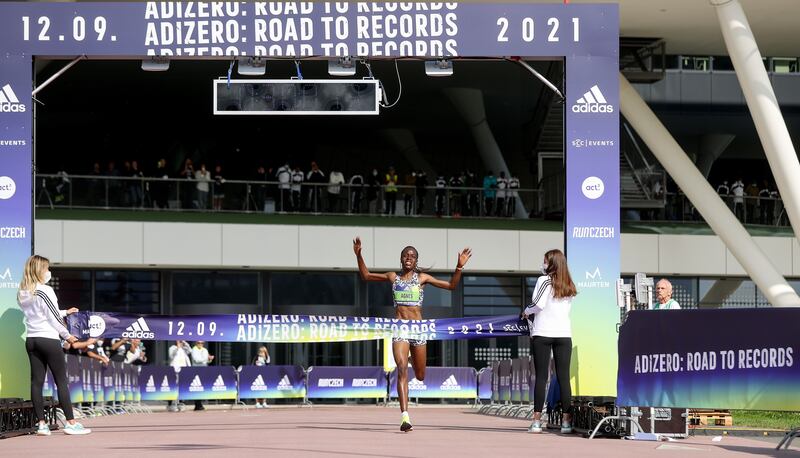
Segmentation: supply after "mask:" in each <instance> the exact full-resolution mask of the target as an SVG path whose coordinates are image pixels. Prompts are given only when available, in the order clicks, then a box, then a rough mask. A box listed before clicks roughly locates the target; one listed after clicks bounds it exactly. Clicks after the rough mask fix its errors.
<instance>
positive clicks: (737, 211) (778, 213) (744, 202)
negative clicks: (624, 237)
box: [623, 193, 789, 227]
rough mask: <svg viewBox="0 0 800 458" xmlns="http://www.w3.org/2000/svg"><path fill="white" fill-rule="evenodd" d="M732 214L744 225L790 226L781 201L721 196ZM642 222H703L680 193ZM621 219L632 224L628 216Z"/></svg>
mask: <svg viewBox="0 0 800 458" xmlns="http://www.w3.org/2000/svg"><path fill="white" fill-rule="evenodd" d="M720 197H721V198H722V200H723V202H725V204H726V205H727V206H728V208H730V210H731V212H733V214H734V215H735V216H736V218H737V219H738V220H739V221H740V222H742V223H743V224H759V225H764V226H784V227H785V226H789V218H788V215H787V214H786V211H785V209H784V207H783V201H782V200H781V199H780V198H776V197H755V196H720ZM639 216H640V219H641V220H652V221H667V222H669V221H673V222H704V220H703V217H702V216H700V213H699V212H698V211H697V209H696V208H695V207H694V205H692V203H691V202H690V201H689V198H688V197H686V195H685V194H683V193H677V194H676V193H667V194H666V195H665V205H664V208H663V209H656V210H647V211H644V210H643V211H642V212H641V213H640V214H639ZM623 219H628V220H632V219H635V218H631V213H627V216H624V217H623Z"/></svg>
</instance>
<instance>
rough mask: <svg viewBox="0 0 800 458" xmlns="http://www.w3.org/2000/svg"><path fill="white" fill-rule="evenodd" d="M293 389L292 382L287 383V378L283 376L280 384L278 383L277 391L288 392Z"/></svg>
mask: <svg viewBox="0 0 800 458" xmlns="http://www.w3.org/2000/svg"><path fill="white" fill-rule="evenodd" d="M292 389H294V387H293V386H292V382H290V381H289V376H288V375H284V376H283V378H282V379H281V381H280V382H278V391H289V390H292Z"/></svg>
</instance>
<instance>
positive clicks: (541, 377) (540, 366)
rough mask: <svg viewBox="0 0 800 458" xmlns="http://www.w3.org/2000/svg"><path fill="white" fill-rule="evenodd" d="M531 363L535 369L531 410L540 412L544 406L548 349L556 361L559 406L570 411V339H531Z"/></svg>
mask: <svg viewBox="0 0 800 458" xmlns="http://www.w3.org/2000/svg"><path fill="white" fill-rule="evenodd" d="M531 341H532V347H533V349H532V353H533V365H534V368H535V370H536V384H535V385H534V389H533V411H534V412H541V411H542V407H544V398H545V396H546V393H545V387H546V385H547V373H548V370H549V368H550V350H552V351H553V359H554V360H555V363H556V377H558V385H559V387H560V388H561V408H562V410H563V412H564V413H569V412H570V406H571V405H572V392H571V391H570V386H569V381H570V379H569V364H570V359H571V358H572V339H571V338H569V337H542V336H534V337H533V338H532V339H531Z"/></svg>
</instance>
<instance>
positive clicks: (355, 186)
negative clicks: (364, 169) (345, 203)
mask: <svg viewBox="0 0 800 458" xmlns="http://www.w3.org/2000/svg"><path fill="white" fill-rule="evenodd" d="M363 188H364V177H363V176H362V175H361V174H360V173H356V174H355V175H353V176H351V177H350V212H351V213H356V214H358V213H361V194H363V192H364V191H363Z"/></svg>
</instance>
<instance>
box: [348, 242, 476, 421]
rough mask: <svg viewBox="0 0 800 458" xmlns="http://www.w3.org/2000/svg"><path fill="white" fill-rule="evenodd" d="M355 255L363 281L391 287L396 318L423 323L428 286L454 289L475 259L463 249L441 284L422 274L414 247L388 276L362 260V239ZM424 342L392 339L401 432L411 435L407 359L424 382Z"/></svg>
mask: <svg viewBox="0 0 800 458" xmlns="http://www.w3.org/2000/svg"><path fill="white" fill-rule="evenodd" d="M353 251H354V252H355V253H356V260H357V261H358V272H359V273H360V274H361V279H362V280H364V281H387V282H389V283H391V284H392V297H393V298H394V306H395V318H399V319H403V320H421V319H422V299H423V296H424V294H423V293H424V290H423V288H424V287H425V285H426V284H430V285H433V286H435V287H437V288H443V289H450V290H452V289H455V288H456V285H458V282H459V281H460V280H461V271H462V270H463V269H464V266H465V265H466V264H467V261H469V258H470V257H471V256H472V250H471V249H469V248H464V249H463V250H461V253H459V254H458V261H457V263H456V270H455V272H454V273H453V277H452V278H451V279H450V281H449V282H447V281H444V280H438V279H436V278H434V277H433V276H431V275H428V274H427V273H425V272H423V271H422V270H421V269H420V268H419V266H418V265H417V260H418V259H419V253H417V249H416V248H414V247H413V246H407V247H405V248H403V250H402V251H401V252H400V268H401V272H400V273H396V272H386V273H382V274H374V273H372V272H370V271H369V269H367V264H366V263H365V262H364V258H363V257H362V256H361V239H360V238H358V237H356V238H355V240H353ZM426 343H427V342H426V341H425V340H419V339H406V338H402V337H394V338H392V353H393V354H394V360H395V362H396V363H397V398H398V400H399V401H400V431H403V432H406V431H411V429H412V426H411V417H410V416H409V415H408V355H409V352H411V367H412V368H413V369H414V376H415V378H416V379H417V380H419V381H422V380H424V379H425V366H426V364H427V360H426V358H427V355H426V351H425V348H426V347H425V345H426Z"/></svg>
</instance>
